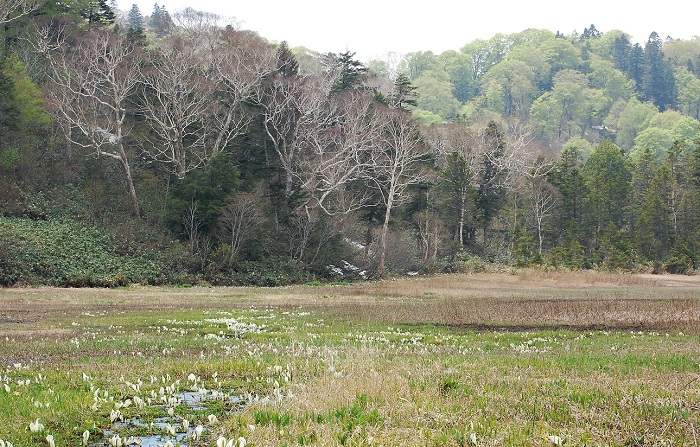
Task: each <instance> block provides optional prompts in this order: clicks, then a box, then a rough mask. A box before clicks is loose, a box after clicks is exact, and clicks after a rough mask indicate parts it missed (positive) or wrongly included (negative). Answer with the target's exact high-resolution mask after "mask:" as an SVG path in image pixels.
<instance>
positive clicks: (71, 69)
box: [46, 29, 142, 217]
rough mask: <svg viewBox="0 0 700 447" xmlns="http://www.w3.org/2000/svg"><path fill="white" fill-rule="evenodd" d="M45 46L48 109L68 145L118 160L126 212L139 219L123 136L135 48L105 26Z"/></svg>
mask: <svg viewBox="0 0 700 447" xmlns="http://www.w3.org/2000/svg"><path fill="white" fill-rule="evenodd" d="M46 48H52V51H50V52H48V53H47V54H46V56H47V58H48V66H49V70H47V75H48V77H49V79H50V83H51V85H50V88H48V89H47V90H46V93H47V97H48V100H49V101H50V102H51V103H52V105H53V107H52V113H53V114H54V115H55V116H56V117H57V118H58V119H59V120H60V121H62V122H63V124H64V126H63V129H64V131H65V134H66V138H67V139H68V140H69V141H70V142H71V143H73V144H75V145H78V146H81V147H85V148H88V149H90V150H92V151H94V153H95V155H96V156H98V157H108V158H111V159H113V160H116V161H117V162H118V163H119V165H120V166H121V168H122V172H123V174H124V179H125V181H126V184H127V189H128V194H129V199H130V201H131V208H132V213H133V215H134V216H136V217H140V215H141V211H140V209H139V203H138V199H137V196H136V189H135V187H134V181H133V175H132V168H131V161H130V154H129V150H128V148H127V147H126V145H125V138H126V137H127V136H128V134H129V132H130V130H131V128H130V127H129V126H128V125H127V123H126V119H127V116H128V114H129V112H128V109H127V108H128V106H129V98H130V97H131V95H132V94H133V93H134V92H135V91H136V88H137V86H138V83H139V79H140V72H139V66H140V64H141V60H142V54H141V52H140V51H139V49H138V48H136V47H134V46H133V45H131V44H130V43H129V42H128V41H127V39H126V36H125V35H124V34H120V33H115V32H112V31H109V30H106V29H94V30H92V31H90V32H89V33H86V34H85V35H84V36H81V37H80V38H78V39H77V40H76V41H75V42H74V43H73V44H72V45H68V43H67V42H66V41H65V40H62V41H59V42H58V44H57V45H50V46H47V47H46ZM74 130H75V131H74Z"/></svg>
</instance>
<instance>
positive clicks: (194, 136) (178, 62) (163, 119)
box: [141, 36, 216, 179]
mask: <svg viewBox="0 0 700 447" xmlns="http://www.w3.org/2000/svg"><path fill="white" fill-rule="evenodd" d="M208 62H209V61H208V60H207V59H206V57H204V56H203V55H202V52H201V51H199V49H198V47H197V46H196V43H195V42H192V41H191V40H189V39H185V38H182V37H180V36H171V37H169V38H167V39H166V40H164V41H163V42H162V44H161V45H159V46H158V47H157V48H156V49H153V50H151V51H150V52H149V64H148V66H147V67H146V68H145V69H144V73H143V75H142V79H141V81H142V82H143V85H144V87H145V88H144V89H143V90H142V95H141V112H142V113H143V114H144V116H145V117H146V122H147V123H148V125H149V127H150V128H151V130H152V135H153V137H150V138H147V139H146V141H145V142H144V143H143V149H144V152H145V154H147V155H148V156H149V157H150V158H152V159H154V160H156V161H159V162H162V163H164V164H165V165H166V166H168V167H169V170H170V172H172V173H173V174H175V175H176V176H177V177H178V178H180V179H182V178H184V177H185V175H186V174H187V173H188V172H189V171H191V170H193V169H195V168H197V167H199V166H201V165H203V164H205V163H206V162H207V161H208V160H209V159H210V158H211V157H212V156H214V155H216V153H215V150H214V148H213V147H211V146H209V145H208V143H209V142H208V141H207V132H206V130H207V127H206V126H205V125H204V124H205V123H204V121H205V116H206V115H208V114H209V113H210V110H211V108H212V103H213V102H214V95H213V93H214V82H213V80H212V79H210V78H208V77H207V76H205V70H206V67H207V66H208Z"/></svg>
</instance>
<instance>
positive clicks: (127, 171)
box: [119, 147, 141, 219]
mask: <svg viewBox="0 0 700 447" xmlns="http://www.w3.org/2000/svg"><path fill="white" fill-rule="evenodd" d="M119 152H120V153H121V157H120V158H119V162H120V163H121V165H122V169H124V177H125V178H126V184H127V187H128V188H129V199H130V200H131V212H132V214H133V215H134V217H136V218H137V219H140V218H141V209H140V208H139V200H138V198H137V197H136V188H134V179H133V177H132V175H131V166H129V160H128V159H127V158H126V152H125V151H124V148H123V147H121V148H120V149H119Z"/></svg>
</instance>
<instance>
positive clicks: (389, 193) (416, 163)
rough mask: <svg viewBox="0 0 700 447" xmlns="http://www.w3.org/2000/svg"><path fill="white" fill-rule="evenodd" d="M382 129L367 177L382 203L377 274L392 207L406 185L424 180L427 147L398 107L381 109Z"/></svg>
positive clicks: (401, 198)
mask: <svg viewBox="0 0 700 447" xmlns="http://www.w3.org/2000/svg"><path fill="white" fill-rule="evenodd" d="M383 120H384V132H383V136H382V140H381V141H379V142H378V144H377V146H376V148H375V150H374V151H373V153H372V166H373V167H374V168H373V172H372V173H371V175H370V176H369V178H368V180H369V181H370V182H371V183H373V184H374V185H375V187H376V189H377V190H378V191H379V192H380V196H381V199H382V204H383V205H384V209H385V212H384V222H383V224H382V229H381V234H380V247H379V266H378V269H377V273H378V274H379V276H382V275H384V271H385V268H386V267H385V264H386V251H387V239H388V234H389V222H390V220H391V212H392V211H393V209H394V207H395V206H397V205H399V204H401V203H403V202H404V201H405V200H407V199H408V197H409V196H408V194H407V190H408V188H409V187H410V186H412V185H415V184H418V183H421V182H424V181H426V180H427V179H428V178H429V172H428V170H427V169H425V163H426V162H427V161H428V154H429V148H428V146H427V145H426V144H425V143H424V142H423V140H422V138H421V135H420V132H419V125H418V122H417V121H416V120H414V119H413V118H412V117H411V116H410V114H408V113H406V112H403V111H400V110H386V111H385V112H384V117H383Z"/></svg>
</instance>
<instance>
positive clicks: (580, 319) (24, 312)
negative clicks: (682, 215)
mask: <svg viewBox="0 0 700 447" xmlns="http://www.w3.org/2000/svg"><path fill="white" fill-rule="evenodd" d="M251 305H255V306H272V307H280V308H293V307H305V308H308V309H310V310H314V309H318V310H323V311H327V312H330V314H331V315H334V316H336V317H337V318H342V319H350V320H374V321H379V322H383V323H392V324H398V323H408V324H417V325H419V324H433V325H446V326H450V327H465V328H483V329H489V328H494V329H501V328H507V329H530V328H532V329H558V328H571V329H606V328H611V329H647V330H650V329H655V330H668V329H677V330H697V329H698V328H700V276H676V275H663V276H659V275H629V274H612V273H602V272H570V273H567V272H545V271H536V270H526V271H523V272H521V273H519V274H517V275H509V274H490V273H483V274H458V275H444V276H432V277H422V278H413V279H398V280H390V281H381V282H368V283H358V284H353V285H348V286H320V287H314V286H295V287H284V288H274V289H273V288H229V287H225V288H200V287H197V288H190V289H175V288H153V287H148V288H146V287H135V288H130V289H57V288H31V289H1V290H0V333H3V334H4V333H7V332H8V331H22V330H29V329H31V330H41V329H44V328H43V327H42V322H43V321H45V320H47V319H49V318H50V319H54V320H55V319H56V318H57V316H58V315H64V316H65V318H70V316H71V315H75V314H79V313H83V312H97V311H101V310H103V311H163V310H168V309H173V310H177V309H191V308H198V309H213V308H222V307H228V308H246V307H250V306H251ZM29 324H31V328H30V327H28V325H29Z"/></svg>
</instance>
